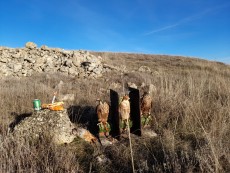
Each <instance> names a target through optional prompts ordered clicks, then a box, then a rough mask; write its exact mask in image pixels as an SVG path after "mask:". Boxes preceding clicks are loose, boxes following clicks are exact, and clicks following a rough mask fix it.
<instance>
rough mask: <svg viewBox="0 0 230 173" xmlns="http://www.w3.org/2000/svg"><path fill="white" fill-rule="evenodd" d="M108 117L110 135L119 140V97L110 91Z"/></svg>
mask: <svg viewBox="0 0 230 173" xmlns="http://www.w3.org/2000/svg"><path fill="white" fill-rule="evenodd" d="M110 103H111V106H110V115H111V131H110V134H111V135H112V137H114V138H116V139H118V140H119V139H120V127H119V111H118V110H119V95H118V93H117V92H116V91H114V90H110Z"/></svg>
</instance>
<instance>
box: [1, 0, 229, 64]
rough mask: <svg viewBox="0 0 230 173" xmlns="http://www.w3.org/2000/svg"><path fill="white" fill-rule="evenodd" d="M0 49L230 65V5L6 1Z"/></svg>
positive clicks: (200, 0)
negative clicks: (174, 58) (167, 57)
mask: <svg viewBox="0 0 230 173" xmlns="http://www.w3.org/2000/svg"><path fill="white" fill-rule="evenodd" d="M0 21H1V24H0V46H7V47H14V48H16V47H24V45H25V43H26V42H27V41H33V42H35V43H36V44H37V45H38V46H41V45H47V46H49V47H59V48H63V49H67V50H68V49H71V50H73V49H74V50H78V49H84V50H94V51H112V52H133V53H146V54H165V55H182V56H190V57H198V58H202V59H209V60H215V61H220V62H225V63H228V64H230V1H229V0H2V1H1V2H0Z"/></svg>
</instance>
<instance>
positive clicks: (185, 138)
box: [0, 52, 230, 173]
mask: <svg viewBox="0 0 230 173" xmlns="http://www.w3.org/2000/svg"><path fill="white" fill-rule="evenodd" d="M91 53H92V54H94V55H100V56H101V57H102V59H103V62H104V63H106V64H109V65H113V66H119V67H120V68H124V69H126V72H125V73H123V74H121V73H120V72H117V71H112V72H110V73H107V74H105V75H104V76H103V77H102V78H98V79H91V80H89V79H79V78H72V77H69V78H68V77H65V76H62V75H60V74H37V75H36V76H32V77H26V78H21V79H17V78H11V77H7V78H2V79H0V81H1V82H0V98H1V99H0V107H1V109H0V170H1V171H0V172H3V173H16V172H17V173H21V172H33V173H36V172H37V173H41V172H49V173H50V172H55V173H59V172H60V173H62V172H63V173H64V172H69V173H73V172H105V173H106V172H110V173H113V172H114V173H115V172H132V165H131V159H130V150H129V144H128V141H121V142H120V143H117V144H114V145H112V146H107V147H101V148H100V152H103V153H104V155H105V156H106V157H107V158H109V159H110V161H109V162H108V163H106V164H103V165H101V164H99V163H98V162H97V161H96V159H95V157H96V156H97V154H98V153H99V151H98V149H97V148H94V147H93V146H91V145H90V144H88V143H86V142H84V141H82V140H80V139H76V140H75V141H74V142H73V143H71V144H68V145H63V146H56V145H54V144H53V143H52V142H51V141H50V140H49V137H48V136H49V134H47V135H44V136H43V137H41V139H40V140H38V141H26V142H25V143H24V144H23V145H22V144H21V143H20V142H18V141H17V140H16V139H11V138H9V137H8V136H7V133H8V128H9V125H10V124H11V123H12V122H13V121H14V120H15V119H17V118H20V117H23V115H24V116H25V115H29V114H30V113H31V112H32V111H33V105H32V101H33V99H35V98H39V99H40V100H42V101H43V102H50V100H51V99H52V93H53V91H54V88H55V86H56V85H57V84H58V83H59V82H60V80H62V81H63V82H64V83H65V87H64V88H63V89H62V91H61V92H62V94H67V93H73V94H75V100H74V101H72V102H68V103H65V106H66V108H70V107H78V112H76V111H72V112H71V111H70V117H71V116H75V117H80V118H82V119H84V117H81V116H83V115H84V116H85V115H87V113H85V112H86V111H87V110H89V109H94V108H95V106H96V102H95V101H96V99H97V98H103V99H104V100H107V101H109V92H108V91H109V89H110V88H111V85H115V84H117V85H118V84H120V85H122V86H123V85H124V86H126V84H127V82H133V83H135V84H136V85H137V86H141V84H142V83H143V82H144V83H146V84H150V83H152V84H153V85H154V86H155V87H156V92H155V93H154V107H153V110H152V115H153V116H154V121H153V122H152V124H151V128H152V129H154V130H155V132H156V133H157V134H158V136H157V137H155V138H152V139H151V138H144V137H134V138H133V139H132V144H133V158H134V167H135V171H136V172H169V173H171V172H184V173H191V172H205V173H206V172H216V173H218V172H230V87H229V86H230V66H229V65H225V64H222V63H218V62H210V61H205V60H201V59H195V58H183V57H179V56H163V55H143V54H128V53H108V52H91ZM141 66H148V67H149V68H150V70H151V72H140V71H138V69H139V68H140V67H141ZM71 114H74V115H71ZM78 122H80V120H79V121H78V120H76V121H75V123H78Z"/></svg>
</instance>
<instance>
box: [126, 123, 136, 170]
mask: <svg viewBox="0 0 230 173" xmlns="http://www.w3.org/2000/svg"><path fill="white" fill-rule="evenodd" d="M127 126H128V135H129V147H130V155H131V161H132V169H133V173H135V167H134V160H133V148H132V140H131V135H130V128H129V120H128V119H127Z"/></svg>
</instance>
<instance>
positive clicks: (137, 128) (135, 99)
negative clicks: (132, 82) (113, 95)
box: [129, 87, 141, 136]
mask: <svg viewBox="0 0 230 173" xmlns="http://www.w3.org/2000/svg"><path fill="white" fill-rule="evenodd" d="M129 91H130V92H129V97H130V118H131V120H132V122H133V125H132V127H131V129H130V132H131V133H133V134H135V135H138V136H141V111H140V92H139V90H138V89H135V88H131V87H129Z"/></svg>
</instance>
